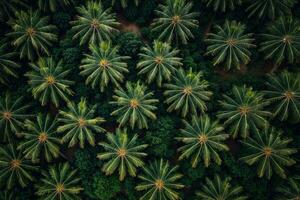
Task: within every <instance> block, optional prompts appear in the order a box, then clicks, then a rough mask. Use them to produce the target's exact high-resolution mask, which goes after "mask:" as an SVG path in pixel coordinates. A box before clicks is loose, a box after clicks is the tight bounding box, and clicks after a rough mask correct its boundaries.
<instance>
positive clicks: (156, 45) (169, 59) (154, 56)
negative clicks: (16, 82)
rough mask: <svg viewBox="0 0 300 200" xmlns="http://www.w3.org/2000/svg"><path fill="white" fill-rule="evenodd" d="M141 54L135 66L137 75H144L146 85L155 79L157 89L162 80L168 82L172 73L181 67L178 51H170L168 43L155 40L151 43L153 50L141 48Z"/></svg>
mask: <svg viewBox="0 0 300 200" xmlns="http://www.w3.org/2000/svg"><path fill="white" fill-rule="evenodd" d="M142 52H143V53H140V54H139V55H140V58H141V59H140V61H139V63H138V64H137V68H138V69H140V71H139V73H138V74H139V75H140V74H146V75H147V82H148V83H151V82H153V81H154V79H156V83H157V85H158V86H159V87H161V84H162V82H163V81H164V80H167V81H170V80H171V75H172V73H174V72H175V71H176V69H177V67H179V66H182V63H181V60H182V59H181V58H179V57H177V55H178V54H179V50H178V49H172V47H171V45H170V44H168V43H165V42H164V43H163V42H160V41H157V40H156V41H154V42H153V48H151V47H149V46H147V47H143V48H142Z"/></svg>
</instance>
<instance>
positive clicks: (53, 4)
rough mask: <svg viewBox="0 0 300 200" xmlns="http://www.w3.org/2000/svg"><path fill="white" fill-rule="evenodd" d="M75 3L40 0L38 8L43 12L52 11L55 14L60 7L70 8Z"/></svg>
mask: <svg viewBox="0 0 300 200" xmlns="http://www.w3.org/2000/svg"><path fill="white" fill-rule="evenodd" d="M73 1H74V0H39V1H38V6H39V9H40V10H42V11H48V10H50V11H51V12H55V11H56V10H57V8H58V7H59V6H60V7H65V6H69V5H71V4H73V3H74V2H73Z"/></svg>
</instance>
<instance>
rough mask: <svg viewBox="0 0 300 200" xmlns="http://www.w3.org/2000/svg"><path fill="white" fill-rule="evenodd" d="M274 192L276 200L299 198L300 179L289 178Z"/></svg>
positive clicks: (294, 199)
mask: <svg viewBox="0 0 300 200" xmlns="http://www.w3.org/2000/svg"><path fill="white" fill-rule="evenodd" d="M276 191H277V197H276V200H296V199H297V198H299V196H300V177H293V178H289V179H288V180H287V181H285V183H284V184H282V185H281V186H280V187H278V188H277V189H276Z"/></svg>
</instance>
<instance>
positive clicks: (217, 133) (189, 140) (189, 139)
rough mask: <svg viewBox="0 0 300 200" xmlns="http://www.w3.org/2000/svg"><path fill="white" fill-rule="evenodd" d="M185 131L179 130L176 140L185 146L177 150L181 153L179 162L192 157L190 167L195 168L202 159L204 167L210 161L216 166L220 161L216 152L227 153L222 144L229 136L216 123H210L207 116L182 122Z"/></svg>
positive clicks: (225, 147)
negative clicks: (189, 121)
mask: <svg viewBox="0 0 300 200" xmlns="http://www.w3.org/2000/svg"><path fill="white" fill-rule="evenodd" d="M183 123H184V124H185V129H182V130H181V136H180V137H178V138H177V139H178V140H180V141H182V142H183V143H184V144H185V145H184V146H182V147H180V148H179V149H178V151H179V152H181V155H180V157H179V160H182V159H184V158H189V157H192V159H191V163H192V167H196V166H197V164H198V162H199V161H200V160H201V159H202V160H203V162H204V165H205V167H208V166H209V164H210V161H211V160H214V161H215V162H216V163H217V164H218V165H220V164H221V163H222V160H221V158H220V156H219V154H218V151H228V150H229V148H228V147H227V146H226V145H225V144H224V140H226V139H227V138H228V137H229V135H228V134H224V133H222V131H223V127H222V126H220V125H219V124H218V122H217V121H211V119H210V118H209V117H208V116H207V115H204V116H201V117H196V116H193V117H192V122H191V123H188V122H187V121H185V120H183Z"/></svg>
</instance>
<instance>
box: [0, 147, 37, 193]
mask: <svg viewBox="0 0 300 200" xmlns="http://www.w3.org/2000/svg"><path fill="white" fill-rule="evenodd" d="M36 170H37V167H36V166H34V165H32V163H31V162H30V161H29V160H26V159H24V157H23V155H22V152H21V151H17V150H16V148H15V146H13V145H11V144H10V145H7V146H3V145H1V146H0V182H2V183H5V184H6V188H7V189H12V188H13V187H14V186H15V184H16V183H19V184H20V185H21V186H22V187H25V186H26V185H27V183H28V182H29V181H33V176H32V175H31V172H32V171H36Z"/></svg>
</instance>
